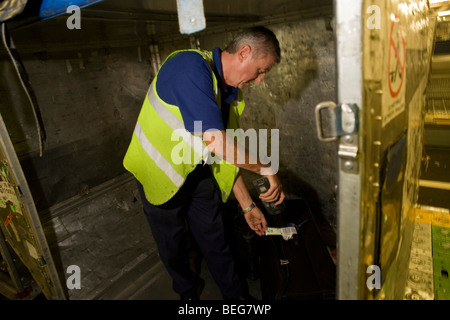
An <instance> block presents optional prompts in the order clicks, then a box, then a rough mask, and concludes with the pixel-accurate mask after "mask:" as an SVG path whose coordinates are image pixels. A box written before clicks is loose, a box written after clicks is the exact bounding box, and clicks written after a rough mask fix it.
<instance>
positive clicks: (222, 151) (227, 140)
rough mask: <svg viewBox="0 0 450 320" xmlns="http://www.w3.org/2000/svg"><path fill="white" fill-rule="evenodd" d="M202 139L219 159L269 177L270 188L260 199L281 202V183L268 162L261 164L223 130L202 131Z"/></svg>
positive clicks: (277, 203) (282, 193)
mask: <svg viewBox="0 0 450 320" xmlns="http://www.w3.org/2000/svg"><path fill="white" fill-rule="evenodd" d="M203 140H204V141H205V143H206V145H207V146H208V149H209V150H210V151H211V152H212V153H214V154H215V155H217V156H218V157H220V158H221V159H224V160H225V161H227V162H228V163H231V164H234V165H236V166H238V167H239V168H242V169H245V170H249V171H252V172H255V173H258V174H260V175H263V176H266V177H267V179H269V183H270V189H269V190H268V191H267V192H265V193H262V194H261V195H260V196H259V198H260V199H261V200H262V201H265V202H274V201H275V204H276V205H279V204H281V203H282V202H283V200H284V198H285V195H284V192H283V188H282V185H281V183H280V180H279V179H278V177H277V175H276V173H275V172H273V170H272V168H271V166H270V165H269V164H262V163H261V161H260V160H259V159H258V158H257V157H256V156H254V155H251V154H250V153H249V152H248V151H247V150H245V149H244V148H243V147H242V146H241V145H239V144H238V143H237V142H236V141H235V140H234V139H233V138H231V137H229V136H227V134H226V132H225V131H224V130H215V131H206V132H203ZM245 208H246V207H245ZM245 208H244V209H245Z"/></svg>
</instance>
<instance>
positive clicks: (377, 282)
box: [366, 265, 381, 290]
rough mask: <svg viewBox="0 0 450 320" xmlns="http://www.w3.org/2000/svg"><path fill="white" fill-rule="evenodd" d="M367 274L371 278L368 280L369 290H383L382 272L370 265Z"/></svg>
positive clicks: (375, 266) (377, 267)
mask: <svg viewBox="0 0 450 320" xmlns="http://www.w3.org/2000/svg"><path fill="white" fill-rule="evenodd" d="M366 273H367V274H370V276H369V277H368V278H367V280H366V285H367V288H368V289H371V290H373V289H381V270H380V267H379V266H377V265H370V266H368V267H367V269H366Z"/></svg>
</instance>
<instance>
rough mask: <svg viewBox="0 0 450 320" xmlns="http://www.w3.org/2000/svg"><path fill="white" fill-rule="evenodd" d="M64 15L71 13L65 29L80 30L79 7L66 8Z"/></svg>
mask: <svg viewBox="0 0 450 320" xmlns="http://www.w3.org/2000/svg"><path fill="white" fill-rule="evenodd" d="M66 13H71V15H70V17H69V18H67V21H66V26H67V29H69V30H73V29H81V10H80V7H79V6H75V5H72V6H68V7H67V9H66Z"/></svg>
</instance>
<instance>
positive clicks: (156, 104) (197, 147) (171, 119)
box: [147, 82, 209, 160]
mask: <svg viewBox="0 0 450 320" xmlns="http://www.w3.org/2000/svg"><path fill="white" fill-rule="evenodd" d="M147 96H148V101H149V102H150V104H151V106H152V107H153V109H154V110H155V111H156V113H157V114H158V115H159V116H160V117H161V119H163V120H164V121H165V122H166V123H167V125H168V126H169V127H170V128H171V129H172V130H173V131H175V130H185V131H186V132H189V131H187V130H186V129H185V127H184V124H183V122H182V121H180V119H178V118H177V117H176V116H175V115H174V114H173V113H172V112H170V111H169V109H167V108H166V107H165V106H164V105H163V104H162V103H161V101H159V99H158V97H157V96H156V94H155V93H154V91H153V82H152V84H151V85H150V90H148V92H147ZM180 137H181V138H182V139H183V140H184V141H185V142H186V143H187V144H188V145H189V146H190V147H191V148H192V149H194V152H195V153H197V155H198V156H199V157H201V158H202V159H205V160H206V158H207V156H208V154H209V150H208V149H207V148H206V147H205V146H204V145H203V140H202V139H201V138H200V137H198V136H195V135H192V134H191V133H189V134H181V135H180ZM197 139H200V141H198V140H197ZM195 140H197V142H195Z"/></svg>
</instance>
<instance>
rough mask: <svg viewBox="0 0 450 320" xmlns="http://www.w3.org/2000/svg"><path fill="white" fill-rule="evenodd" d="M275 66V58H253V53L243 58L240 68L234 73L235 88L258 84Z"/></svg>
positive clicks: (266, 56)
mask: <svg viewBox="0 0 450 320" xmlns="http://www.w3.org/2000/svg"><path fill="white" fill-rule="evenodd" d="M274 64H275V58H274V57H273V56H271V55H265V56H264V55H261V56H259V57H257V58H256V59H254V58H253V52H250V53H249V54H248V55H246V56H245V57H243V59H242V61H241V64H240V67H239V69H238V70H237V72H236V79H235V84H234V85H233V86H234V87H236V88H239V89H243V88H246V87H248V86H249V85H250V84H252V83H257V84H260V83H261V82H262V81H263V79H264V76H265V74H266V73H267V72H269V70H270V69H271V68H272V67H273V65H274Z"/></svg>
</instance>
